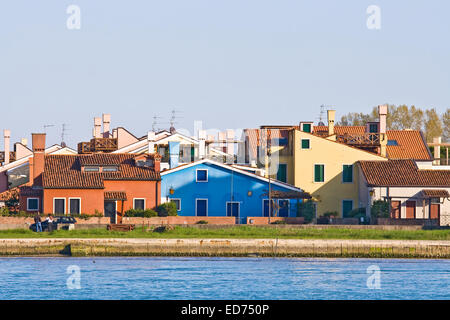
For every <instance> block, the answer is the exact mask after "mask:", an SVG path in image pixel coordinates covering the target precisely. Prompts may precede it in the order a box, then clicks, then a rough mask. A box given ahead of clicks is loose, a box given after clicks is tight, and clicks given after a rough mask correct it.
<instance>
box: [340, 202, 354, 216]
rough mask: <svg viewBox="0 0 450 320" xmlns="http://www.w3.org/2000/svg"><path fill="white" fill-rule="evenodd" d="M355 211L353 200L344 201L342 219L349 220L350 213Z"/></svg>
mask: <svg viewBox="0 0 450 320" xmlns="http://www.w3.org/2000/svg"><path fill="white" fill-rule="evenodd" d="M352 210H353V200H342V217H344V218H347V216H348V213H349V212H350V211H352Z"/></svg>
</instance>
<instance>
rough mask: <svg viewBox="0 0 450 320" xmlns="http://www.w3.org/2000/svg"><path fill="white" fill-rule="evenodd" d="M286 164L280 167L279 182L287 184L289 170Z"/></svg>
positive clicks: (281, 164)
mask: <svg viewBox="0 0 450 320" xmlns="http://www.w3.org/2000/svg"><path fill="white" fill-rule="evenodd" d="M286 166H287V165H286V164H285V163H280V164H279V165H278V172H277V180H279V181H283V182H287V175H286V173H287V168H286Z"/></svg>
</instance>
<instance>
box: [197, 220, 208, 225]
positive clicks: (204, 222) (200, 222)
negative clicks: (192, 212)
mask: <svg viewBox="0 0 450 320" xmlns="http://www.w3.org/2000/svg"><path fill="white" fill-rule="evenodd" d="M197 224H208V221H206V220H200V221H197Z"/></svg>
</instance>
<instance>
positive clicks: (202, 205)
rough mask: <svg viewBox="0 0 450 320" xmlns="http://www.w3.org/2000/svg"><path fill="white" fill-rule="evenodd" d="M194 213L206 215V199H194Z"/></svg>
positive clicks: (201, 215)
mask: <svg viewBox="0 0 450 320" xmlns="http://www.w3.org/2000/svg"><path fill="white" fill-rule="evenodd" d="M195 208H196V213H195V214H196V215H197V216H200V217H206V216H207V215H208V200H207V199H197V200H196V205H195Z"/></svg>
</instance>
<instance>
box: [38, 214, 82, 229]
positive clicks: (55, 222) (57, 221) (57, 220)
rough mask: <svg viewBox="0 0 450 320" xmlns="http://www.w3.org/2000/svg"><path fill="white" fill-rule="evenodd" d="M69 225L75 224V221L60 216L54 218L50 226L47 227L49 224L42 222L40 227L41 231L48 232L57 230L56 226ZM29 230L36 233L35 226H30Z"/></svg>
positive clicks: (72, 218)
mask: <svg viewBox="0 0 450 320" xmlns="http://www.w3.org/2000/svg"><path fill="white" fill-rule="evenodd" d="M60 223H62V224H71V223H77V220H76V219H75V218H74V217H69V216H60V217H54V219H53V222H52V223H51V226H50V225H49V222H48V221H46V220H44V221H42V222H41V225H42V231H49V230H50V229H51V230H56V229H58V224H60ZM30 230H32V231H34V232H36V224H35V223H33V224H32V225H30Z"/></svg>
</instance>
